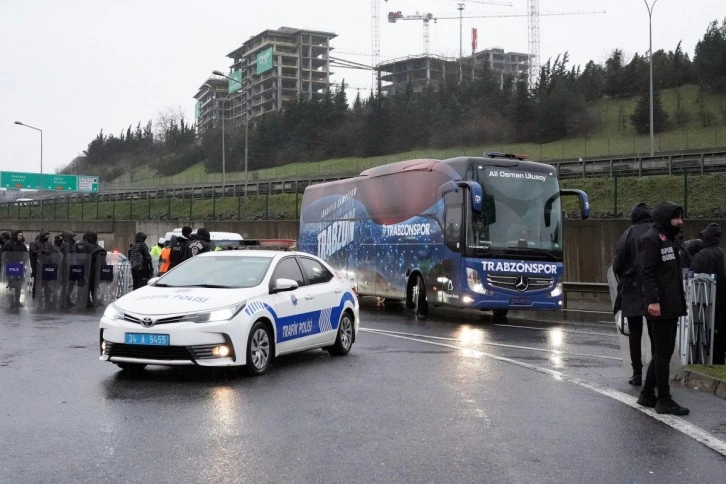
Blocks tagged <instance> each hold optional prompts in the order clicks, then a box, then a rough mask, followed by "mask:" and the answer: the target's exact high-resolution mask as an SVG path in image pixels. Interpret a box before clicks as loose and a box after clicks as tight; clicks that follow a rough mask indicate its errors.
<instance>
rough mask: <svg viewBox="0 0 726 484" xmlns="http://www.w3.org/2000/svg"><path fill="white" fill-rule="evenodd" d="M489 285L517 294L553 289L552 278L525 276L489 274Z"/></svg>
mask: <svg viewBox="0 0 726 484" xmlns="http://www.w3.org/2000/svg"><path fill="white" fill-rule="evenodd" d="M487 283H488V284H489V285H490V286H492V287H496V288H498V289H506V290H507V291H515V292H530V291H541V290H543V289H550V288H551V287H553V283H554V280H553V278H551V277H543V276H527V275H524V274H516V275H511V274H487Z"/></svg>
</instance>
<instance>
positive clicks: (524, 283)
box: [514, 276, 529, 292]
mask: <svg viewBox="0 0 726 484" xmlns="http://www.w3.org/2000/svg"><path fill="white" fill-rule="evenodd" d="M514 287H515V289H517V291H519V292H524V291H526V290H527V288H528V287H529V279H527V276H517V277H516V278H515V279H514Z"/></svg>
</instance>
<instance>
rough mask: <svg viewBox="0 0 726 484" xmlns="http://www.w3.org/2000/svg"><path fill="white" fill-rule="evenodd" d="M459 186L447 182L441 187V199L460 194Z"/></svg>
mask: <svg viewBox="0 0 726 484" xmlns="http://www.w3.org/2000/svg"><path fill="white" fill-rule="evenodd" d="M458 191H459V186H458V185H457V184H456V183H454V182H453V181H447V182H446V183H444V184H443V185H441V186H440V187H439V198H444V195H446V194H447V193H451V192H458Z"/></svg>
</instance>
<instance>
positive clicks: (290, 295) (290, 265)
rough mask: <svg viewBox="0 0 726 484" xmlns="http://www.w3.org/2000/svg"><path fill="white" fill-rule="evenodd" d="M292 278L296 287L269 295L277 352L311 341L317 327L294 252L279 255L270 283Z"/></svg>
mask: <svg viewBox="0 0 726 484" xmlns="http://www.w3.org/2000/svg"><path fill="white" fill-rule="evenodd" d="M280 278H282V279H292V280H293V281H296V282H297V283H298V287H297V289H294V290H291V291H281V292H277V293H273V294H271V295H270V297H271V299H272V306H273V307H274V310H275V315H274V316H275V330H276V333H277V336H276V344H277V353H278V354H280V353H286V352H290V351H294V350H296V349H301V348H304V347H306V346H309V345H311V343H310V340H311V337H312V336H313V334H314V330H315V329H316V328H317V325H316V323H317V321H316V320H315V319H314V317H315V313H316V311H317V309H316V306H315V300H314V298H312V297H310V296H309V294H308V288H307V286H306V282H305V277H304V276H303V272H302V269H301V268H300V265H299V264H298V262H297V259H296V258H295V256H293V255H290V256H287V257H284V258H282V259H280V261H279V262H278V263H277V266H276V267H275V269H274V270H273V273H272V281H271V284H272V285H273V286H274V283H275V281H276V280H277V279H280Z"/></svg>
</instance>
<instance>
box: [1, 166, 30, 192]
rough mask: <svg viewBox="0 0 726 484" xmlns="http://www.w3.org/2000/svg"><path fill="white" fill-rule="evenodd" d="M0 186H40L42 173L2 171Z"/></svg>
mask: <svg viewBox="0 0 726 484" xmlns="http://www.w3.org/2000/svg"><path fill="white" fill-rule="evenodd" d="M0 186H1V187H2V188H30V189H36V190H37V189H38V188H40V175H39V174H38V173H17V172H14V171H3V172H0Z"/></svg>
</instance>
